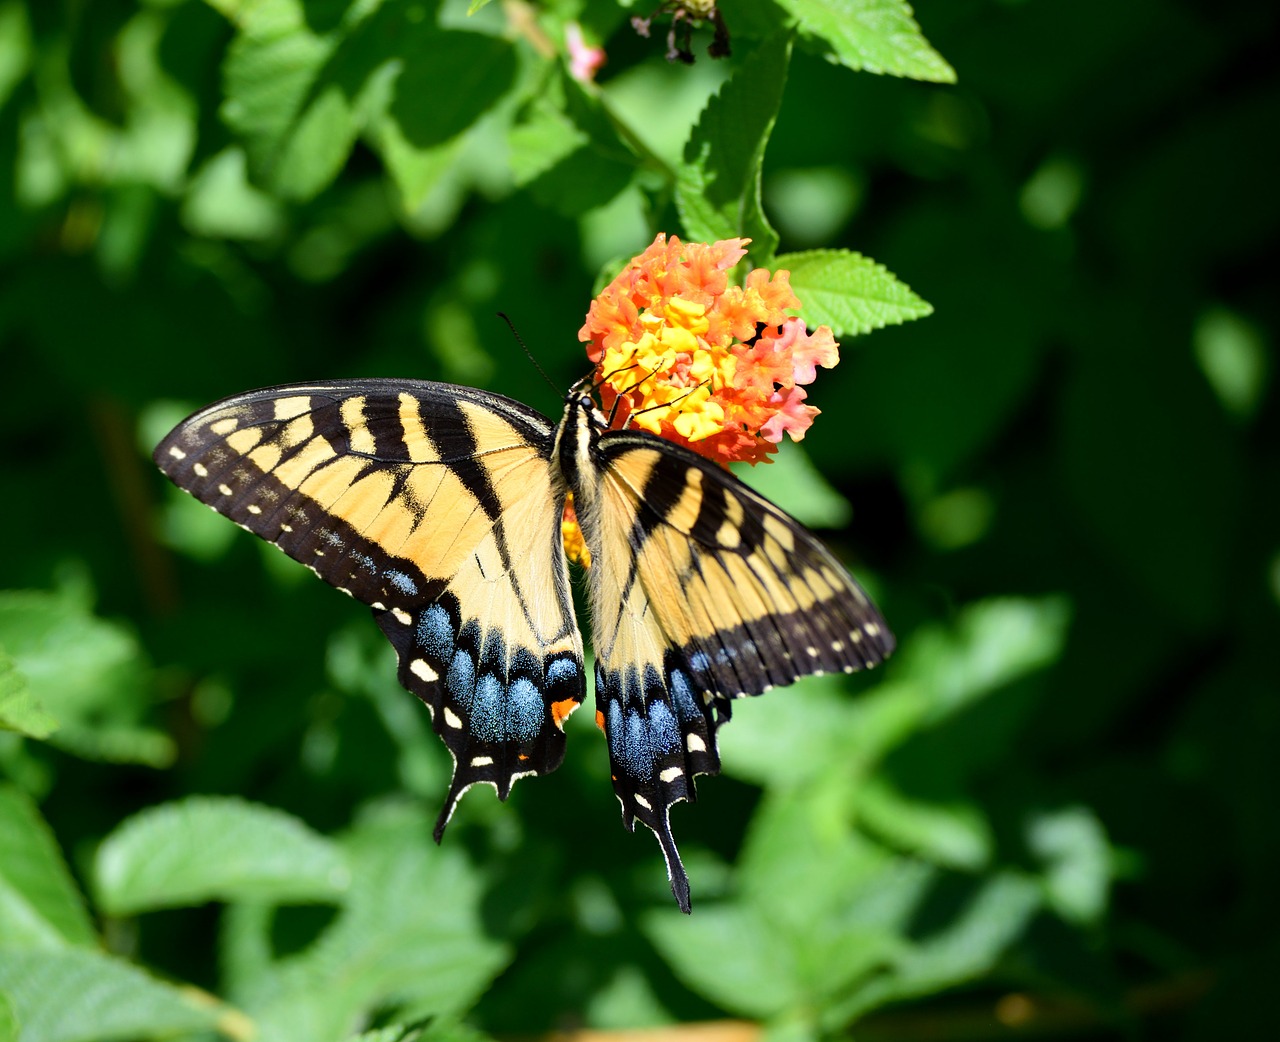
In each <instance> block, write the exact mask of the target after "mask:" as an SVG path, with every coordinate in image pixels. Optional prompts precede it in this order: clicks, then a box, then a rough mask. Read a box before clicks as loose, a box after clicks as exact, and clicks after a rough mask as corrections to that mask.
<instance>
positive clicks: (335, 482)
mask: <svg viewBox="0 0 1280 1042" xmlns="http://www.w3.org/2000/svg"><path fill="white" fill-rule="evenodd" d="M554 435H555V430H554V427H553V426H552V424H551V423H550V421H548V420H547V419H546V418H545V417H543V416H541V415H539V414H538V413H536V412H534V411H533V410H531V409H528V408H526V407H525V406H523V405H521V404H519V403H518V402H514V401H511V400H510V399H507V398H503V397H501V396H498V395H492V394H487V393H485V392H483V391H477V390H473V389H471V388H465V387H455V386H452V385H449V384H438V383H428V382H424V381H384V380H367V381H360V382H351V383H342V382H333V383H315V384H299V385H294V386H286V387H274V388H267V389H265V390H261V391H251V392H249V393H247V394H242V395H237V396H235V397H232V398H227V399H225V400H223V401H221V402H218V403H216V404H214V405H211V406H209V407H208V408H206V409H202V410H201V411H199V412H197V413H195V414H194V415H193V416H191V417H190V418H188V419H187V420H186V421H184V422H183V423H181V424H179V425H178V427H176V428H175V429H174V430H173V431H172V432H171V433H170V434H169V435H168V436H167V437H166V438H165V439H164V440H163V441H162V442H161V443H160V445H159V447H158V448H157V449H156V451H155V460H156V463H157V464H158V465H159V467H160V469H161V470H162V471H164V473H165V474H166V475H168V477H169V478H171V479H172V480H173V481H174V482H175V483H176V484H177V485H178V486H179V487H181V488H183V489H185V490H186V491H187V492H190V493H191V494H192V495H194V496H195V497H196V498H197V499H199V500H201V501H202V502H204V503H206V504H208V505H209V506H211V507H213V508H214V509H215V510H217V511H218V512H219V513H221V514H225V515H226V516H227V517H229V518H231V519H232V520H233V521H236V522H237V523H239V524H240V525H241V526H242V527H244V528H246V529H248V530H249V531H251V532H254V533H255V534H257V535H259V536H262V537H263V538H264V539H267V540H269V541H270V542H272V543H274V544H276V545H277V546H278V547H280V549H282V550H283V551H284V552H285V553H287V554H288V555H289V556H290V557H292V558H294V559H295V560H297V561H301V562H302V563H303V564H305V565H307V566H309V567H310V568H311V569H312V570H313V571H315V573H316V574H317V575H319V576H320V577H321V578H322V579H324V580H325V581H326V582H328V583H331V584H332V585H334V586H336V587H338V588H339V589H341V590H343V591H344V592H346V593H349V594H351V596H353V597H355V598H356V599H357V600H359V601H362V602H364V603H365V604H368V605H369V606H370V607H371V608H372V609H373V614H374V617H375V618H376V619H377V621H378V624H379V625H380V626H381V627H382V630H383V632H384V633H385V634H386V635H387V637H388V639H389V640H390V641H391V644H392V646H393V647H394V648H395V650H396V653H397V655H398V656H399V679H400V682H401V683H402V684H403V685H404V686H405V687H406V688H408V689H409V690H410V691H412V692H413V693H414V694H416V695H417V696H418V697H419V698H421V699H422V700H423V702H425V703H426V704H427V706H428V707H429V708H430V709H431V710H432V717H433V726H434V728H435V730H436V732H437V733H438V734H439V735H440V736H441V737H442V738H443V739H444V742H445V744H446V745H447V746H448V748H449V751H450V753H451V754H452V755H453V759H454V775H453V781H452V784H451V786H450V790H449V794H448V797H447V799H446V802H445V806H444V809H443V810H442V812H441V815H440V820H439V823H438V824H437V827H436V836H437V838H439V836H440V835H441V833H442V832H443V830H444V827H445V825H446V824H447V822H448V820H449V817H450V815H451V814H452V812H453V808H454V806H455V804H456V803H457V800H458V798H459V797H460V796H461V795H462V793H463V792H465V791H466V789H467V788H469V787H470V786H471V785H473V784H475V783H476V782H488V783H490V784H492V785H493V786H494V787H495V789H496V790H497V792H498V795H499V796H500V797H501V798H503V799H505V798H506V796H507V794H508V792H509V791H510V788H511V785H512V783H513V781H515V779H517V778H519V777H522V776H524V775H527V774H544V773H546V772H548V771H552V770H554V769H555V768H556V767H558V766H559V765H560V762H561V760H562V759H563V757H564V741H565V739H564V734H563V731H562V729H561V726H562V723H563V721H564V718H565V717H566V716H568V714H569V713H570V712H572V710H573V709H574V708H576V707H577V705H578V704H579V703H580V702H581V701H582V698H583V695H584V691H585V680H584V674H583V666H582V639H581V636H580V635H579V633H578V628H577V625H576V623H575V621H574V616H573V606H572V600H571V597H570V593H569V579H568V570H567V564H566V560H565V555H564V549H563V545H562V543H561V536H560V519H561V512H562V509H563V502H564V494H563V492H559V491H557V485H556V483H555V482H554V480H553V478H552V469H551V465H550V462H549V459H550V453H551V450H552V445H553V443H554Z"/></svg>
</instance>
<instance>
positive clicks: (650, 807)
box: [635, 792, 653, 810]
mask: <svg viewBox="0 0 1280 1042" xmlns="http://www.w3.org/2000/svg"><path fill="white" fill-rule="evenodd" d="M635 801H636V802H637V803H638V804H640V806H642V807H643V808H644V809H645V810H653V804H652V803H650V802H649V801H648V800H646V799H645V798H644V797H643V796H641V795H640V793H638V792H637V793H636V794H635Z"/></svg>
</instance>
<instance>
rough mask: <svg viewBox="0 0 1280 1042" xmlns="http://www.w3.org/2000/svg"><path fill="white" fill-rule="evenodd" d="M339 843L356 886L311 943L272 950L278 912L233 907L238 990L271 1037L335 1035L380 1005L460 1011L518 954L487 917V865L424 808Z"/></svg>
mask: <svg viewBox="0 0 1280 1042" xmlns="http://www.w3.org/2000/svg"><path fill="white" fill-rule="evenodd" d="M342 847H343V850H344V852H345V854H346V856H347V858H348V861H349V864H350V866H351V878H352V885H351V887H350V889H349V890H348V892H347V893H346V894H344V895H343V898H342V902H341V909H340V911H339V914H338V917H337V918H336V919H335V920H334V921H333V923H332V924H331V925H330V926H329V928H328V929H326V930H325V932H324V933H323V934H322V935H321V936H320V938H319V939H318V940H317V941H316V942H315V944H313V945H312V946H311V947H310V948H308V949H306V950H305V951H303V952H301V953H299V954H297V955H293V956H289V957H286V958H281V959H276V958H273V957H272V955H271V917H270V915H269V914H264V912H263V909H262V908H261V907H260V906H256V905H233V906H232V907H231V908H230V909H228V913H229V914H228V919H227V934H226V938H225V943H224V951H225V952H226V960H227V965H228V971H229V975H230V984H231V994H232V997H233V998H234V999H235V1001H236V1003H237V1005H238V1006H239V1007H240V1008H242V1009H245V1010H246V1011H247V1012H249V1013H250V1014H251V1015H252V1016H253V1017H254V1020H255V1022H256V1023H257V1024H258V1025H259V1027H260V1029H261V1033H262V1034H261V1037H262V1038H263V1039H264V1040H267V1039H275V1038H281V1039H284V1038H326V1037H333V1036H335V1035H338V1034H340V1033H341V1032H343V1031H347V1030H349V1029H350V1025H352V1024H354V1023H357V1022H358V1021H359V1020H360V1019H361V1018H363V1017H367V1016H368V1015H369V1013H370V1012H372V1011H375V1010H378V1011H384V1012H385V1011H388V1010H391V1011H393V1012H394V1013H395V1015H396V1016H397V1017H398V1018H399V1019H402V1020H405V1021H408V1022H413V1021H415V1020H417V1019H418V1018H420V1017H427V1016H436V1015H441V1014H454V1013H460V1012H462V1011H464V1010H466V1009H467V1008H469V1007H470V1005H471V1003H472V1002H474V1001H475V999H476V998H477V997H478V996H479V995H480V994H481V993H482V992H483V991H484V989H485V988H486V987H487V986H488V985H489V984H490V982H492V980H493V979H494V977H496V976H497V974H498V973H499V972H500V971H501V969H502V967H503V966H504V965H505V964H506V962H507V959H508V958H509V954H508V951H507V949H506V947H505V946H504V945H502V944H500V943H498V942H497V941H494V940H493V939H492V938H491V937H489V936H488V935H487V934H486V931H485V928H484V925H483V923H482V922H481V918H480V897H481V880H482V876H481V873H480V871H479V870H478V869H477V868H476V866H474V865H472V864H471V863H470V861H469V860H468V859H467V857H466V856H465V854H464V853H463V852H462V850H461V848H460V847H459V846H457V845H454V846H450V845H448V844H445V846H443V847H440V846H437V845H436V844H435V843H434V842H432V840H431V825H430V822H429V821H427V820H426V819H425V818H424V817H422V816H421V815H419V814H418V813H417V812H416V811H414V810H412V809H401V808H391V809H388V810H385V811H382V812H380V813H378V814H377V815H376V816H374V817H372V818H371V819H370V820H366V821H364V822H362V823H361V824H360V825H359V826H357V827H356V829H354V830H353V831H352V833H350V834H349V835H348V836H346V837H344V839H343V841H342Z"/></svg>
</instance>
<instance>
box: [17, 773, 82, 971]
mask: <svg viewBox="0 0 1280 1042" xmlns="http://www.w3.org/2000/svg"><path fill="white" fill-rule="evenodd" d="M0 850H2V851H4V857H3V858H0V937H2V938H4V944H6V945H9V946H12V947H24V948H59V947H62V946H64V945H67V944H75V945H83V946H92V945H94V944H96V943H97V937H96V935H95V933H94V929H93V924H92V923H91V922H90V920H89V914H88V912H87V911H86V910H85V906H84V900H83V898H82V897H81V896H80V891H79V889H78V888H77V887H76V884H75V882H74V881H73V880H72V878H71V873H70V872H69V871H68V870H67V865H66V862H65V861H63V859H62V853H61V851H60V850H59V849H58V844H57V841H56V840H55V839H54V837H53V833H52V832H50V831H49V826H48V825H47V824H46V823H45V821H44V818H42V817H41V815H40V812H39V811H38V810H37V809H36V807H35V804H33V803H32V802H31V800H30V799H29V798H28V797H27V796H26V795H25V794H24V793H22V792H20V791H19V790H18V789H16V788H14V787H13V786H11V785H0Z"/></svg>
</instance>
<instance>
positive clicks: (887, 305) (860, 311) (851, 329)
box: [773, 250, 933, 337]
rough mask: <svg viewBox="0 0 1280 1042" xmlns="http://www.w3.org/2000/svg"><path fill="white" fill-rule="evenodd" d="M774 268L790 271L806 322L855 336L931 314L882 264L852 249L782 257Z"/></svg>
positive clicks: (928, 308)
mask: <svg viewBox="0 0 1280 1042" xmlns="http://www.w3.org/2000/svg"><path fill="white" fill-rule="evenodd" d="M773 267H775V268H776V269H785V270H787V271H790V272H791V288H792V289H793V290H795V294H796V296H797V297H798V298H799V299H800V303H801V305H802V309H801V315H802V317H803V318H804V320H805V323H806V324H807V325H808V326H809V327H810V328H811V329H815V328H817V327H818V326H824V325H825V326H830V327H831V331H832V332H833V333H835V335H836V336H837V337H847V336H856V335H858V334H860V333H867V332H870V331H871V330H873V329H880V328H881V327H883V326H889V325H898V324H900V323H902V322H909V321H911V320H912V319H916V318H923V317H924V316H926V315H931V314H933V308H932V306H930V305H929V304H928V303H926V302H925V301H923V300H921V299H920V298H919V297H918V296H916V295H915V294H914V293H913V292H911V289H910V288H909V287H908V286H907V285H906V284H905V283H902V282H900V281H898V279H897V278H896V277H895V276H894V275H893V274H892V273H891V272H889V271H888V270H887V269H886V268H885V267H884V265H882V264H877V263H876V262H875V261H873V260H872V259H871V258H870V257H864V256H862V255H861V254H860V253H854V252H853V251H851V250H808V251H806V252H804V253H784V254H782V255H780V256H779V257H777V258H776V259H775V260H774V263H773Z"/></svg>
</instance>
